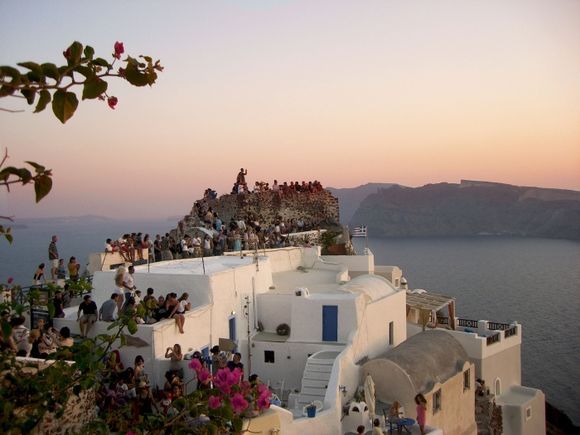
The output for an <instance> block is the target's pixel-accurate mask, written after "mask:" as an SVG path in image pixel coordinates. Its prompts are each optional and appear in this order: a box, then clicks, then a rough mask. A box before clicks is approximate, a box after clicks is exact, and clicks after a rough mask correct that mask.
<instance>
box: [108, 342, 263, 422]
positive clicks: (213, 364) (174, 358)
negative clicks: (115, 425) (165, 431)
mask: <svg viewBox="0 0 580 435" xmlns="http://www.w3.org/2000/svg"><path fill="white" fill-rule="evenodd" d="M165 358H167V359H169V360H170V361H171V365H170V369H169V370H167V371H166V372H165V376H164V377H165V383H164V385H163V388H161V387H160V386H158V387H157V388H152V387H151V383H150V380H149V375H148V373H147V371H146V369H145V361H144V359H143V357H142V356H141V355H138V356H137V357H136V358H135V361H134V364H133V366H132V367H126V368H125V367H124V366H123V364H122V362H121V356H120V354H119V351H117V350H114V351H112V352H111V353H110V354H109V358H108V360H107V363H106V369H105V373H104V379H103V381H102V382H101V387H100V390H99V392H98V396H97V406H98V410H99V412H103V413H110V411H116V410H118V408H119V407H120V406H125V405H130V409H131V414H132V418H133V419H134V420H135V421H138V419H139V416H143V415H151V414H162V415H165V416H169V417H171V416H174V415H176V414H177V412H178V411H177V410H176V408H175V407H174V406H173V403H174V402H175V401H176V400H177V399H179V398H180V397H182V396H183V395H184V394H185V393H186V392H185V384H184V371H183V363H182V362H183V360H196V361H197V363H195V364H197V365H198V367H204V368H206V369H207V371H208V373H211V374H210V375H209V376H207V377H205V378H203V379H201V378H199V377H198V378H197V389H210V388H213V386H214V385H213V379H214V376H215V375H216V374H217V372H218V370H220V369H227V370H230V371H232V372H233V371H234V370H238V371H239V373H241V377H240V382H242V381H243V379H244V375H243V370H244V365H243V364H242V363H241V362H240V360H241V354H240V353H238V352H236V353H234V354H230V353H229V352H224V351H220V348H219V346H214V347H213V348H212V349H211V356H210V357H205V358H204V356H203V355H202V353H201V352H199V351H197V350H196V351H194V352H192V353H190V354H186V355H184V354H183V353H182V350H181V346H180V345H179V344H175V345H174V346H173V347H168V348H167V350H166V352H165ZM188 365H189V366H190V367H191V366H192V364H191V361H190V363H188ZM249 382H250V384H251V385H256V384H258V383H260V382H261V381H260V379H259V377H258V376H257V375H255V374H254V375H251V376H250V377H249Z"/></svg>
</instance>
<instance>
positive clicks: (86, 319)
mask: <svg viewBox="0 0 580 435" xmlns="http://www.w3.org/2000/svg"><path fill="white" fill-rule="evenodd" d="M81 312H82V313H83V315H82V316H81ZM77 321H78V322H79V328H80V330H81V337H82V338H85V337H86V336H87V334H88V332H89V329H90V328H91V326H93V324H94V323H95V322H96V321H97V304H95V302H94V301H92V300H91V295H85V296H84V298H83V301H82V302H81V303H80V305H79V310H78V312H77Z"/></svg>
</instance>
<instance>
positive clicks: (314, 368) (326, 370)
mask: <svg viewBox="0 0 580 435" xmlns="http://www.w3.org/2000/svg"><path fill="white" fill-rule="evenodd" d="M313 372H318V373H330V372H332V366H312V365H310V364H306V368H305V369H304V373H313Z"/></svg>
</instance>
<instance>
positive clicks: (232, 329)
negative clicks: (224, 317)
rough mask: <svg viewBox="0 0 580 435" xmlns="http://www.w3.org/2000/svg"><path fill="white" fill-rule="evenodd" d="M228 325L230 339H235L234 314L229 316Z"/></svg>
mask: <svg viewBox="0 0 580 435" xmlns="http://www.w3.org/2000/svg"><path fill="white" fill-rule="evenodd" d="M229 326H230V340H232V341H236V318H235V316H232V317H230V319H229Z"/></svg>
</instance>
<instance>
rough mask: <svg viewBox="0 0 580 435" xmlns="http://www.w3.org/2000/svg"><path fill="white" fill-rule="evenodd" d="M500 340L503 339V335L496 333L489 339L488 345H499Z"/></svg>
mask: <svg viewBox="0 0 580 435" xmlns="http://www.w3.org/2000/svg"><path fill="white" fill-rule="evenodd" d="M500 338H501V333H500V332H496V333H495V334H493V335H490V336H488V337H487V339H486V340H487V341H486V344H487V345H488V346H489V345H490V344H493V343H499V340H500Z"/></svg>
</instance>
